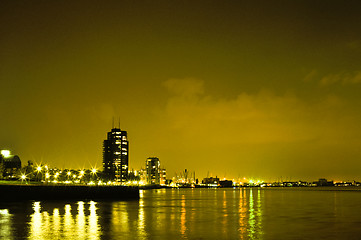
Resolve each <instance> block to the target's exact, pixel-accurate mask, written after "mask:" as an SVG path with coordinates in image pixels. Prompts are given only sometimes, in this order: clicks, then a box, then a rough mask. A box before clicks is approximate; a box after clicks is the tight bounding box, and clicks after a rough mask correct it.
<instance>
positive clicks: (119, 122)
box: [118, 117, 120, 129]
mask: <svg viewBox="0 0 361 240" xmlns="http://www.w3.org/2000/svg"><path fill="white" fill-rule="evenodd" d="M118 125H119V129H120V117H119V122H118Z"/></svg>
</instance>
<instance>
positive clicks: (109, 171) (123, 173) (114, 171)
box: [103, 128, 129, 182]
mask: <svg viewBox="0 0 361 240" xmlns="http://www.w3.org/2000/svg"><path fill="white" fill-rule="evenodd" d="M128 150H129V142H128V139H127V132H126V131H122V130H120V128H113V129H112V130H111V131H110V132H108V137H107V139H106V140H104V143H103V173H104V177H105V178H106V179H107V180H111V181H114V180H115V181H117V182H125V181H126V180H127V177H128V167H129V165H128V163H129V162H128V160H129V151H128Z"/></svg>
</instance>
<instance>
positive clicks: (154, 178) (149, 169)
mask: <svg viewBox="0 0 361 240" xmlns="http://www.w3.org/2000/svg"><path fill="white" fill-rule="evenodd" d="M145 166H146V173H147V174H146V176H147V184H156V185H159V184H160V177H161V174H160V161H159V158H157V157H150V158H147V161H146V162H145Z"/></svg>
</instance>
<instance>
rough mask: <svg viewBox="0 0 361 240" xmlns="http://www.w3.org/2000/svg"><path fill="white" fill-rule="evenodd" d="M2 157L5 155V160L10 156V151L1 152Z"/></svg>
mask: <svg viewBox="0 0 361 240" xmlns="http://www.w3.org/2000/svg"><path fill="white" fill-rule="evenodd" d="M1 155H3V156H4V157H5V158H7V157H9V156H10V151H9V150H1Z"/></svg>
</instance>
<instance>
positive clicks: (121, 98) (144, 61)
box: [0, 0, 361, 180]
mask: <svg viewBox="0 0 361 240" xmlns="http://www.w3.org/2000/svg"><path fill="white" fill-rule="evenodd" d="M360 11H361V2H360V1H352V0H348V1H341V0H340V1H315V0H313V1H269V0H265V1H210V0H207V1H70V0H69V1H36V0H33V1H16V0H15V1H14V0H1V1H0V23H1V24H0V83H1V85H0V90H1V94H0V108H1V113H0V126H1V128H0V129H1V131H0V149H9V150H11V151H12V153H13V154H17V155H19V156H20V158H21V160H22V162H23V164H26V162H27V161H28V160H32V161H34V162H35V163H46V164H50V165H51V166H53V167H58V168H90V167H92V166H96V167H98V168H101V166H102V142H103V140H104V139H105V138H106V134H107V132H108V131H110V129H111V128H112V119H113V118H115V122H116V124H115V125H116V126H118V119H119V118H120V128H121V129H122V130H126V131H127V132H128V138H129V146H130V154H129V164H130V169H132V168H134V169H140V168H141V167H142V166H144V164H145V160H146V158H147V157H150V156H157V157H159V158H160V161H161V164H162V165H163V166H164V167H165V168H166V169H167V173H168V176H169V177H172V176H173V175H174V174H175V173H176V172H181V171H182V170H184V169H188V170H189V171H195V172H196V177H198V178H203V177H206V176H207V174H208V175H209V176H216V175H217V176H218V177H221V178H223V177H226V178H229V179H231V178H238V177H242V178H243V177H247V178H261V179H264V180H277V179H281V178H282V179H283V180H287V179H289V180H299V179H302V180H316V179H318V178H320V177H324V178H328V179H332V180H354V179H355V180H361V94H360V93H361V14H360Z"/></svg>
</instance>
